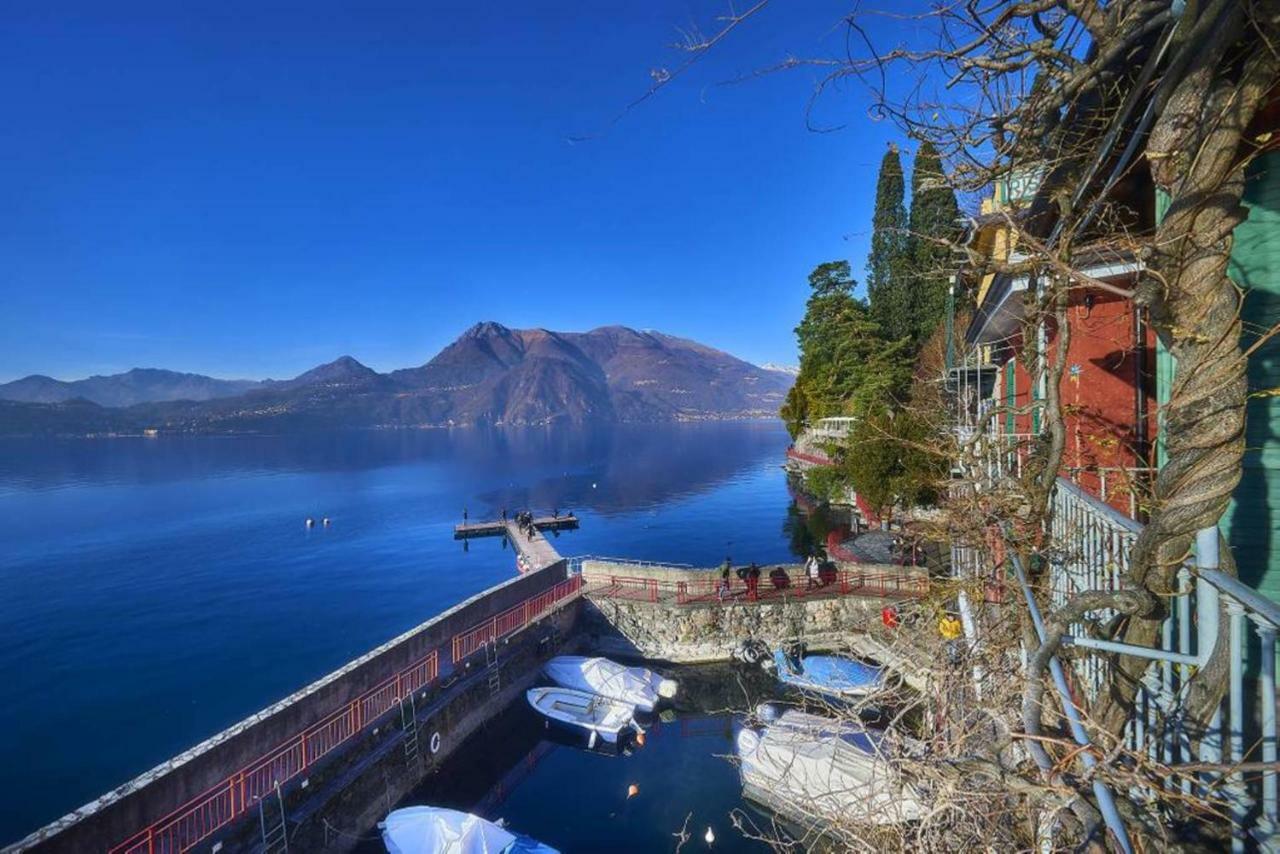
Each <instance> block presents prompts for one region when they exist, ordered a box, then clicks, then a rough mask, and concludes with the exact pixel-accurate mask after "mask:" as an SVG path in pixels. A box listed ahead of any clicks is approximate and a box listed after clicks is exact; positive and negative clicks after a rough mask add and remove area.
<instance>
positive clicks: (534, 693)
mask: <svg viewBox="0 0 1280 854" xmlns="http://www.w3.org/2000/svg"><path fill="white" fill-rule="evenodd" d="M525 697H527V698H528V700H529V705H531V706H533V708H534V710H535V711H537V712H538V713H539V714H541V715H542V716H543V717H545V718H547V719H548V720H551V721H555V722H556V723H559V724H563V725H565V726H568V727H571V728H577V729H582V730H586V731H587V732H588V733H590V741H589V742H588V745H589V746H591V747H594V746H595V743H596V739H597V738H601V739H604V740H605V741H606V742H607V743H609V744H616V743H617V741H618V737H619V736H620V735H621V734H622V733H623V732H625V731H626V730H629V729H630V730H635V731H636V732H644V730H643V729H642V728H641V727H640V725H639V724H638V723H636V719H635V713H636V710H635V707H633V706H631V705H630V704H628V703H620V702H618V701H617V700H610V699H608V698H607V697H601V696H598V695H596V694H591V693H589V692H587V691H575V690H574V689H572V688H560V687H543V688H530V689H529V690H528V691H526V692H525Z"/></svg>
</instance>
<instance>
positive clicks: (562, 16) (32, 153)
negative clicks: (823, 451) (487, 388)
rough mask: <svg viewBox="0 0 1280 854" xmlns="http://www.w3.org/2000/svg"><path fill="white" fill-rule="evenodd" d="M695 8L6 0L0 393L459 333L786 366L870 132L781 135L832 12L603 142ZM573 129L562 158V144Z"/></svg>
mask: <svg viewBox="0 0 1280 854" xmlns="http://www.w3.org/2000/svg"><path fill="white" fill-rule="evenodd" d="M724 8H725V5H724V2H723V0H710V2H704V0H687V2H665V0H661V1H660V2H652V3H620V4H613V3H609V4H605V3H581V2H555V3H542V2H531V3H475V2H472V3H456V4H440V3H430V2H424V0H417V2H410V3H345V4H344V3H329V2H325V0H313V1H312V2H307V3H296V4H295V3H290V4H280V3H267V2H255V3H235V2H221V3H177V4H175V3H171V2H166V3H153V4H151V3H148V4H142V3H128V2H123V3H98V2H93V3H84V4H73V3H58V2H47V3H27V4H21V5H19V4H9V5H8V7H7V8H6V12H5V18H6V20H5V26H4V27H3V28H0V94H2V95H3V102H4V104H5V105H6V117H5V122H4V123H3V126H0V164H3V166H0V196H3V198H4V199H5V203H4V205H3V206H0V258H3V259H4V260H3V264H0V299H2V302H0V305H2V306H3V308H2V309H0V380H8V379H13V378H15V377H19V376H24V375H26V374H29V373H47V374H51V375H53V376H57V377H61V378H74V377H79V376H85V375H88V374H91V373H110V372H115V371H120V370H125V369H128V368H130V367H134V366H147V367H167V368H173V369H177V370H189V371H198V372H201V373H209V374H213V375H216V376H245V377H264V376H273V377H286V376H292V375H295V374H297V373H300V372H301V371H303V370H305V369H307V368H309V367H311V366H313V365H315V364H317V363H320V362H323V361H328V360H329V359H332V358H335V357H337V356H339V355H342V354H350V355H352V356H355V357H356V358H358V359H360V360H361V361H363V362H365V363H366V364H369V365H371V366H372V367H375V368H377V369H379V370H387V369H391V368H397V367H405V366H409V365H417V364H421V363H422V362H425V361H426V360H427V359H428V358H430V357H431V356H432V355H433V354H434V353H435V352H436V351H437V350H438V349H439V348H440V347H442V346H443V345H445V344H446V343H448V342H449V341H450V340H452V339H453V338H454V337H455V336H456V335H457V334H458V333H459V332H461V331H462V330H463V329H464V328H466V327H467V326H469V325H471V324H472V323H475V322H477V321H479V320H497V321H499V322H501V323H505V324H507V325H510V326H518V327H527V326H543V327H547V328H551V329H561V330H582V329H588V328H591V327H594V326H599V325H604V324H610V323H622V324H626V325H630V326H635V327H639V328H652V329H660V330H662V331H665V332H669V333H672V334H677V335H683V336H687V337H690V338H695V339H697V340H700V341H703V342H706V343H708V344H711V345H713V346H718V347H721V348H723V349H726V350H728V351H730V352H732V353H734V354H736V355H739V356H742V357H744V358H747V359H750V360H752V361H756V362H765V361H775V362H787V363H794V362H795V360H796V354H795V342H794V337H793V334H792V329H793V327H794V326H795V324H796V322H797V321H798V320H799V318H800V315H801V313H802V312H803V305H804V300H805V298H806V285H805V277H806V275H807V273H808V271H809V270H810V269H811V268H812V267H813V266H814V265H816V264H818V263H819V262H822V261H827V260H831V259H835V258H848V259H850V260H851V261H852V262H853V264H854V268H855V271H856V273H855V274H856V275H857V276H858V277H859V278H860V277H861V267H862V264H863V262H864V260H865V258H866V253H867V244H868V232H869V229H870V221H871V204H872V199H873V194H874V182H875V171H876V167H877V165H878V163H879V159H880V157H881V155H882V153H883V152H884V149H885V144H886V142H887V141H889V140H890V139H894V138H896V133H895V131H894V129H893V128H892V127H891V126H889V125H888V124H887V123H877V122H872V121H871V120H870V119H868V118H867V113H866V108H867V103H868V96H867V94H866V93H865V92H864V91H863V90H861V89H859V88H856V87H852V86H851V87H848V88H846V89H844V90H843V91H840V92H836V93H834V94H832V95H829V96H827V97H826V99H825V100H824V101H823V102H822V103H821V105H820V107H819V109H818V110H817V112H816V117H817V118H818V119H819V120H820V121H821V122H824V123H827V124H831V125H836V124H843V125H845V129H844V130H841V131H837V132H832V133H813V132H811V131H810V130H808V129H807V128H806V124H805V107H806V104H807V101H808V98H809V94H810V92H811V90H812V87H813V84H814V82H815V80H816V79H817V72H816V71H812V70H802V71H793V72H788V73H786V74H779V75H772V76H767V77H763V78H758V79H755V80H753V81H751V82H748V83H744V84H741V85H732V86H725V85H719V84H721V83H722V82H723V81H726V80H729V79H731V78H733V77H734V76H736V75H739V74H742V73H745V72H750V71H752V70H753V69H756V68H759V67H762V66H765V65H767V64H769V63H771V62H774V61H777V60H779V59H781V58H782V57H784V56H785V55H787V54H796V55H801V56H813V55H824V56H825V55H831V54H833V53H836V52H839V51H840V50H841V49H842V48H843V44H844V35H843V31H842V30H841V29H840V28H839V26H838V21H839V17H840V15H841V13H842V12H843V11H845V10H846V9H847V5H846V4H845V3H842V2H824V0H792V2H785V0H775V3H774V5H772V6H771V7H769V8H767V9H766V10H765V11H764V12H763V13H761V14H760V15H759V16H758V17H757V18H755V19H753V20H752V21H751V22H749V23H747V24H745V25H744V26H743V27H741V28H740V29H739V30H738V31H737V32H736V33H734V34H733V36H732V37H731V38H729V39H728V40H727V41H725V42H724V43H723V44H722V45H721V46H720V47H719V48H717V50H716V51H715V52H714V53H712V54H710V55H708V56H707V57H706V58H705V59H704V60H703V61H702V62H701V63H700V64H699V65H698V66H697V67H696V68H695V69H694V70H693V71H691V72H690V73H689V74H688V75H687V76H685V77H682V78H680V79H679V80H678V81H677V82H676V83H674V84H673V85H671V86H669V87H667V88H666V89H664V90H663V91H662V92H660V93H659V94H658V95H656V96H655V97H654V98H651V99H650V100H648V101H647V102H646V103H644V104H643V105H642V106H640V107H638V108H637V109H635V110H633V111H631V112H630V113H628V114H627V115H626V116H625V117H623V118H622V119H621V120H620V121H618V122H617V123H616V124H614V125H612V126H611V127H610V126H609V122H610V120H611V119H612V118H613V117H614V116H615V115H616V114H617V112H618V111H619V110H620V109H621V108H622V107H623V105H625V104H626V103H627V102H628V101H630V100H632V99H633V98H634V97H635V96H636V95H638V94H639V93H641V92H643V91H644V90H645V89H646V88H647V86H648V85H649V70H650V69H651V68H655V67H661V66H668V67H673V66H675V65H676V64H678V63H679V62H680V61H681V55H680V54H678V53H677V52H674V51H672V50H671V49H669V47H668V46H669V45H670V44H671V43H672V42H673V41H675V40H676V39H677V37H678V34H677V28H678V27H681V26H687V25H688V24H690V22H693V21H697V22H699V23H700V24H701V25H702V26H703V27H704V29H711V28H712V26H713V20H712V19H713V17H714V16H715V15H716V14H718V13H720V12H721V11H722V10H723V9H724ZM599 131H604V132H602V133H599V134H598V135H596V136H594V137H593V138H592V139H590V140H589V141H586V142H579V143H576V144H575V143H571V142H570V141H569V138H570V137H572V136H574V135H578V134H591V133H593V132H599Z"/></svg>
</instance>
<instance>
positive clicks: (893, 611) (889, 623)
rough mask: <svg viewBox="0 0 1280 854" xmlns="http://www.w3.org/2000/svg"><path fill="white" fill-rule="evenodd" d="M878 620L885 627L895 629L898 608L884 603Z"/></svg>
mask: <svg viewBox="0 0 1280 854" xmlns="http://www.w3.org/2000/svg"><path fill="white" fill-rule="evenodd" d="M880 622H882V623H884V627H885V628H886V629H896V628H897V627H898V609H897V608H895V607H893V606H892V605H886V606H885V607H884V610H882V611H881V612H880Z"/></svg>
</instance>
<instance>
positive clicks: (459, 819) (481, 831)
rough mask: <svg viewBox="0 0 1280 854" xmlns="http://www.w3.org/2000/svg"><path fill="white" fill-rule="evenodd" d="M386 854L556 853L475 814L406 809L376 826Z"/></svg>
mask: <svg viewBox="0 0 1280 854" xmlns="http://www.w3.org/2000/svg"><path fill="white" fill-rule="evenodd" d="M378 829H379V830H381V831H382V841H383V843H384V844H385V845H386V846H387V851H388V854H559V852H558V851H557V850H556V849H555V848H552V847H550V846H549V845H544V844H542V843H541V842H539V841H537V840H536V839H531V838H529V837H528V836H523V835H521V834H518V833H512V832H511V831H509V830H507V829H506V828H505V827H502V826H500V825H497V824H494V823H493V822H491V821H486V820H485V819H483V818H480V816H478V815H472V814H471V813H465V812H460V811H458V810H449V809H444V808H442V807H426V806H423V807H405V808H404V809H399V810H395V811H394V812H391V813H389V814H388V815H387V817H386V818H385V819H383V820H382V821H381V822H379V823H378Z"/></svg>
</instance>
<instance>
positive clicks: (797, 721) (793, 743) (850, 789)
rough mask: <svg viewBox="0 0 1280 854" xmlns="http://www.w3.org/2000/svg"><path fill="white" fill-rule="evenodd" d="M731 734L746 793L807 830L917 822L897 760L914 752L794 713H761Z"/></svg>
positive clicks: (878, 735) (914, 798) (871, 733)
mask: <svg viewBox="0 0 1280 854" xmlns="http://www.w3.org/2000/svg"><path fill="white" fill-rule="evenodd" d="M762 717H763V718H764V719H765V720H766V722H765V723H764V725H763V726H761V727H758V728H751V727H746V726H741V727H739V729H738V731H737V734H736V736H735V745H734V747H735V750H736V752H737V755H738V760H739V768H740V773H741V776H742V787H743V794H744V796H745V797H747V798H748V799H750V800H752V801H754V802H755V803H757V804H760V805H761V806H764V807H767V808H769V809H771V810H773V811H774V812H776V813H778V814H780V815H782V816H783V817H785V818H788V819H790V820H791V821H793V822H797V823H799V824H802V825H808V826H813V825H817V826H831V825H832V824H834V825H835V826H836V827H839V826H841V825H843V824H847V823H853V824H858V825H891V824H901V823H904V822H908V821H914V820H916V819H919V818H921V817H922V816H923V815H924V813H925V810H924V807H923V805H922V803H921V799H920V796H919V794H918V793H917V791H916V789H915V787H913V786H912V785H910V784H909V783H908V782H906V781H905V780H904V779H903V776H902V774H901V773H900V771H899V770H898V767H897V763H896V762H895V759H897V758H900V757H903V756H906V755H910V754H912V753H913V752H915V751H916V750H918V746H916V745H913V743H911V742H910V741H909V740H907V739H896V738H890V737H889V736H888V735H887V734H886V733H884V732H883V731H880V730H872V729H868V728H867V727H865V726H862V725H861V724H859V723H856V722H854V721H845V720H839V721H837V720H832V719H831V718H824V717H820V716H818V715H811V714H807V713H805V712H801V711H798V710H787V711H784V712H782V713H781V714H777V713H776V711H775V712H774V713H773V714H764V715H762Z"/></svg>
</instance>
